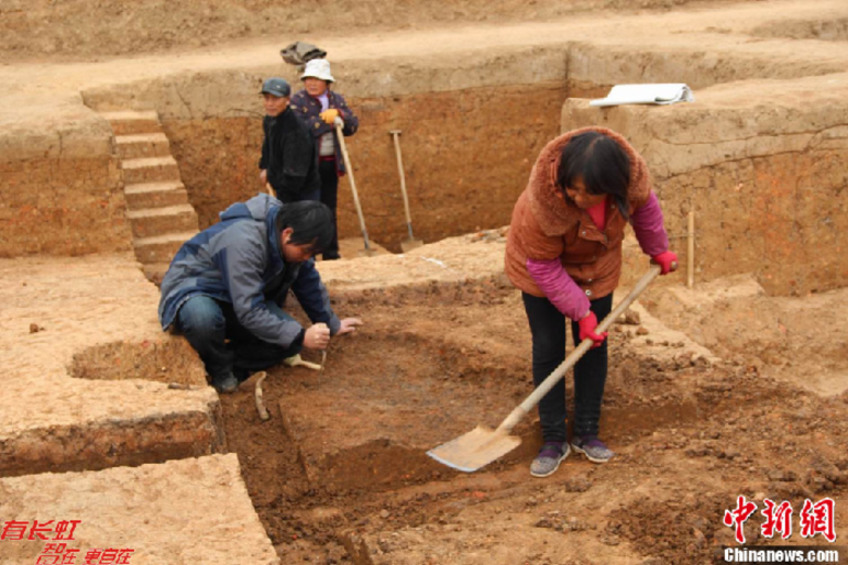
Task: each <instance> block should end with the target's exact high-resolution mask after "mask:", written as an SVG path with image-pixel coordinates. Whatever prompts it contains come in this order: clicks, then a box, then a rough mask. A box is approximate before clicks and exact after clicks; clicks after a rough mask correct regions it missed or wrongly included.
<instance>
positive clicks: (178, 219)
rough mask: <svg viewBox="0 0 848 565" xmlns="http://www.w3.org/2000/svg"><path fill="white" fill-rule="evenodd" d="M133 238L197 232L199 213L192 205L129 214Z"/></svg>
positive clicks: (149, 209)
mask: <svg viewBox="0 0 848 565" xmlns="http://www.w3.org/2000/svg"><path fill="white" fill-rule="evenodd" d="M127 219H128V220H129V221H130V227H131V228H132V233H133V237H137V238H145V237H153V236H156V235H162V234H166V233H171V232H175V231H179V232H183V231H191V230H194V231H195V232H196V231H197V213H196V212H195V211H194V208H192V206H191V204H179V205H177V206H166V207H164V208H146V209H143V210H132V211H128V212H127Z"/></svg>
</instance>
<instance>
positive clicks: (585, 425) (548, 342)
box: [521, 292, 612, 441]
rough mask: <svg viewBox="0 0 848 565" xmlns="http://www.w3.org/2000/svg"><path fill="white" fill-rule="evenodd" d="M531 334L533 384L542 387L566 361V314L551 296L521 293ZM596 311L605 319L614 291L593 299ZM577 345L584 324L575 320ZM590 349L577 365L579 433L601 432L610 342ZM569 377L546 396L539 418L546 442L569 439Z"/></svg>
mask: <svg viewBox="0 0 848 565" xmlns="http://www.w3.org/2000/svg"><path fill="white" fill-rule="evenodd" d="M521 297H522V298H523V300H524V309H525V310H526V312H527V320H528V321H529V322H530V333H531V334H532V338H533V384H534V385H535V386H539V385H540V384H541V383H542V381H544V380H545V379H546V378H547V377H548V375H550V374H551V373H552V372H553V371H554V369H556V368H557V367H558V366H559V364H560V363H562V362H563V361H564V360H565V335H566V331H565V320H566V317H565V316H564V315H563V314H562V313H561V312H560V311H559V310H557V309H556V307H555V306H554V305H553V304H551V302H550V300H548V299H547V298H539V297H537V296H533V295H530V294H527V293H526V292H522V293H521ZM590 304H591V309H592V312H594V313H595V315H596V316H597V317H598V321H600V320H603V319H604V317H606V315H607V314H609V312H610V310H611V309H612V294H610V295H608V296H605V297H603V298H599V299H597V300H592V301H591V302H590ZM571 332H572V335H573V336H574V340H573V341H574V345H575V347H576V346H577V344H579V342H580V341H579V340H580V337H579V336H580V327H579V326H578V325H577V322H575V321H572V322H571ZM608 341H609V340H604V343H603V345H601V346H600V347H597V348H595V349H590V350H589V351H587V352H586V354H585V355H583V357H582V358H581V359H580V360H579V361H578V362H577V364H576V365H575V366H574V426H573V433H574V435H575V436H584V435H595V436H596V435H598V427H599V422H600V419H601V402H602V400H603V397H604V385H605V383H606V380H607V364H608V361H607V343H608ZM566 417H567V413H566V407H565V378H562V379H560V380H559V382H558V383H557V384H556V385H555V386H554V387H553V388H552V389H551V390H550V391H549V392H548V394H546V395H545V396H544V397H542V400H541V402H539V420H540V421H541V426H542V439H543V440H544V441H566V440H567V436H566Z"/></svg>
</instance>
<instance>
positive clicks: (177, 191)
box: [124, 181, 188, 210]
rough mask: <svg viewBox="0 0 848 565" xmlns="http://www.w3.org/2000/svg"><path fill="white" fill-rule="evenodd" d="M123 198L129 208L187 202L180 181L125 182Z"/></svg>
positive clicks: (174, 204)
mask: <svg viewBox="0 0 848 565" xmlns="http://www.w3.org/2000/svg"><path fill="white" fill-rule="evenodd" d="M124 198H125V199H126V201H127V208H128V209H130V210H142V209H144V208H162V207H165V206H176V205H178V204H188V193H187V192H186V189H185V186H184V185H183V183H181V182H180V181H166V182H145V183H138V184H126V185H124Z"/></svg>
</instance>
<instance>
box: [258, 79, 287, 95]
mask: <svg viewBox="0 0 848 565" xmlns="http://www.w3.org/2000/svg"><path fill="white" fill-rule="evenodd" d="M261 93H262V94H270V95H271V96H276V97H277V98H283V97H285V96H288V95H289V94H291V87H290V86H289V83H287V82H286V81H285V80H284V79H281V78H269V79H268V80H266V81H265V82H264V83H262V90H261Z"/></svg>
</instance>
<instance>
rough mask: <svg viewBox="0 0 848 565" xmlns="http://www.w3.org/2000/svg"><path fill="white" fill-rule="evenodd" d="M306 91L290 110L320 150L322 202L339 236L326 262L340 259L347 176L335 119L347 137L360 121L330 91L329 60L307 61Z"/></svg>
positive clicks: (294, 99)
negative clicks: (341, 192)
mask: <svg viewBox="0 0 848 565" xmlns="http://www.w3.org/2000/svg"><path fill="white" fill-rule="evenodd" d="M300 79H301V80H302V81H303V86H304V88H303V90H300V91H298V92H296V93H295V94H294V95H293V96H292V98H291V107H292V109H293V110H294V111H295V113H296V114H297V115H298V116H300V118H301V119H302V120H303V121H304V122H305V123H306V124H307V126H308V127H309V131H310V132H312V137H313V139H314V140H315V144H316V147H317V149H318V155H319V157H318V158H319V164H318V171H319V176H320V177H321V202H323V203H324V204H326V205H327V206H328V207H329V208H330V210H332V212H333V223H334V226H335V228H336V235H335V237H334V238H333V242H332V244H331V245H330V246H329V247H328V248H327V249H325V250H324V253H323V255H322V257H323V259H324V260H331V259H338V258H339V240H338V221H337V220H336V203H337V200H338V189H339V177H340V176H342V175H343V174H344V173H345V167H344V160H343V159H342V156H341V149H340V148H339V142H338V140H337V139H336V129H335V127H334V126H333V122H334V121H335V119H336V118H337V117H338V118H341V119H342V121H343V122H344V126H343V127H342V133H343V134H344V135H345V136H346V137H347V136H350V135H353V134H354V133H356V130H357V129H358V128H359V120H358V119H357V118H356V115H355V114H354V113H353V111H352V110H351V109H350V108H348V106H347V103H346V102H345V99H344V97H343V96H342V95H341V94H338V93H337V92H333V91H331V90H330V84H331V83H333V82H335V79H334V78H333V74H332V72H331V71H330V62H329V61H328V60H327V59H312V60H310V61H307V63H306V67H305V68H304V70H303V74H301V75H300Z"/></svg>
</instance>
